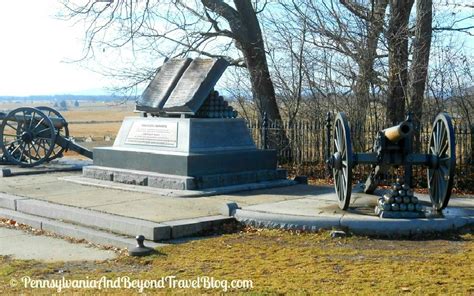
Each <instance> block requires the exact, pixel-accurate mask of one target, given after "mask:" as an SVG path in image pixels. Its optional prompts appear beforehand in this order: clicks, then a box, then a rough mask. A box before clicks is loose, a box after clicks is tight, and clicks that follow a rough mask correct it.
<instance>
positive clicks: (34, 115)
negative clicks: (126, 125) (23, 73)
mask: <svg viewBox="0 0 474 296" xmlns="http://www.w3.org/2000/svg"><path fill="white" fill-rule="evenodd" d="M67 150H72V151H75V152H77V153H79V154H81V155H83V156H86V157H88V158H91V159H92V151H90V150H88V149H86V148H84V147H82V146H80V145H78V144H76V143H75V142H74V141H72V139H71V138H70V136H69V128H68V122H67V121H66V119H65V118H64V117H63V116H62V115H61V113H59V112H58V111H57V110H55V109H53V108H51V107H46V106H40V107H36V108H32V107H20V108H17V109H14V110H12V111H10V112H9V113H0V162H3V163H9V164H14V165H19V166H22V167H34V166H37V165H40V164H42V163H45V162H49V161H51V160H53V159H56V158H60V157H62V156H63V152H65V151H67Z"/></svg>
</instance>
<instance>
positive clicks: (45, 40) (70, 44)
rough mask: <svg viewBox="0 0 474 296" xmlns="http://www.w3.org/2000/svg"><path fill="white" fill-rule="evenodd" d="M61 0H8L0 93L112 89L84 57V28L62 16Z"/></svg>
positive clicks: (1, 13)
mask: <svg viewBox="0 0 474 296" xmlns="http://www.w3.org/2000/svg"><path fill="white" fill-rule="evenodd" d="M60 8H61V5H60V4H59V3H58V1H57V0H41V1H38V0H21V1H18V0H6V1H2V3H1V9H0V32H1V39H0V40H1V41H0V96H29V95H52V94H107V93H108V91H107V90H106V88H107V87H108V86H109V83H110V82H109V81H107V80H106V79H105V78H104V77H102V76H101V75H99V74H97V73H94V72H92V71H90V70H88V69H85V68H83V67H81V66H80V65H79V64H78V63H68V62H66V61H71V60H74V59H78V58H80V57H81V53H82V48H83V42H82V38H83V34H84V33H83V32H84V31H83V28H82V27H80V26H78V25H76V26H73V23H72V22H67V21H64V20H60V19H58V18H57V17H55V16H56V14H57V13H58V11H59V10H60Z"/></svg>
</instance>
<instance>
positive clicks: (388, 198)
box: [383, 195, 395, 204]
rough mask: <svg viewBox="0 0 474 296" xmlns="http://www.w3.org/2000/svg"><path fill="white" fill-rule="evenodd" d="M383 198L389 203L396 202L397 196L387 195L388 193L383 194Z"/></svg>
mask: <svg viewBox="0 0 474 296" xmlns="http://www.w3.org/2000/svg"><path fill="white" fill-rule="evenodd" d="M383 199H384V201H385V203H389V204H392V203H394V202H395V198H393V197H392V196H390V195H389V196H387V195H384V196H383Z"/></svg>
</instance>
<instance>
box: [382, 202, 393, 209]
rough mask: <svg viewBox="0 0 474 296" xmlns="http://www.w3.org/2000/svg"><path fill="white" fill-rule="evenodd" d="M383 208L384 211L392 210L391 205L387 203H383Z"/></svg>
mask: <svg viewBox="0 0 474 296" xmlns="http://www.w3.org/2000/svg"><path fill="white" fill-rule="evenodd" d="M383 210H384V211H390V210H392V206H391V205H390V204H388V203H385V204H383Z"/></svg>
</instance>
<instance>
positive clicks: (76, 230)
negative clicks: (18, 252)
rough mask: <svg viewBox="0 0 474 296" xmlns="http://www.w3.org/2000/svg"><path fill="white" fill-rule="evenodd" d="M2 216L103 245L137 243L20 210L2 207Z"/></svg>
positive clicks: (111, 234)
mask: <svg viewBox="0 0 474 296" xmlns="http://www.w3.org/2000/svg"><path fill="white" fill-rule="evenodd" d="M0 217H3V218H6V219H11V220H14V221H16V222H18V223H20V224H26V225H28V226H31V227H33V228H35V229H38V230H44V231H48V232H53V233H55V234H58V235H60V236H64V237H71V238H75V239H79V240H81V239H84V240H86V241H88V242H91V243H94V244H99V245H103V246H113V247H117V248H129V247H134V246H135V245H136V240H135V239H134V238H133V237H129V236H122V235H117V234H114V233H110V232H106V231H101V230H98V229H93V228H89V227H84V226H81V225H75V224H71V223H66V222H62V221H57V220H54V219H48V218H44V217H39V216H35V215H30V214H25V213H21V212H18V211H13V210H8V209H3V208H0ZM146 245H147V246H149V247H152V248H156V247H160V246H164V245H165V244H159V243H155V242H147V243H146Z"/></svg>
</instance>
